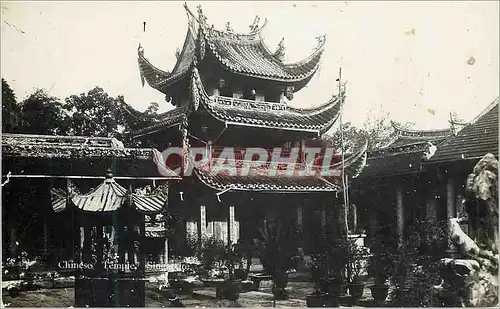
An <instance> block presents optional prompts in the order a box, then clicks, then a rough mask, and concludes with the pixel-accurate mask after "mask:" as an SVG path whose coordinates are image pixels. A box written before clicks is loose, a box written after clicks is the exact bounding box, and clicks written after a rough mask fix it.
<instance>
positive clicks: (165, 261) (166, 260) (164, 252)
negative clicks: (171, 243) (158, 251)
mask: <svg viewBox="0 0 500 309" xmlns="http://www.w3.org/2000/svg"><path fill="white" fill-rule="evenodd" d="M163 264H168V237H165V242H164V247H163Z"/></svg>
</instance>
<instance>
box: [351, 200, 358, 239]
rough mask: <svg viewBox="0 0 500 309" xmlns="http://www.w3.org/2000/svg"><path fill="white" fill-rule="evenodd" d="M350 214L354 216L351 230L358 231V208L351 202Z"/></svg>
mask: <svg viewBox="0 0 500 309" xmlns="http://www.w3.org/2000/svg"><path fill="white" fill-rule="evenodd" d="M349 210H350V211H349V216H350V217H351V218H352V222H351V226H349V227H350V228H351V232H353V233H356V232H357V231H358V208H357V207H356V205H354V204H351V205H350V206H349Z"/></svg>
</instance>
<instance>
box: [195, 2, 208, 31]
mask: <svg viewBox="0 0 500 309" xmlns="http://www.w3.org/2000/svg"><path fill="white" fill-rule="evenodd" d="M196 9H197V12H198V23H199V24H200V27H205V25H206V23H207V17H206V16H205V14H203V9H202V8H201V5H198V6H197V7H196Z"/></svg>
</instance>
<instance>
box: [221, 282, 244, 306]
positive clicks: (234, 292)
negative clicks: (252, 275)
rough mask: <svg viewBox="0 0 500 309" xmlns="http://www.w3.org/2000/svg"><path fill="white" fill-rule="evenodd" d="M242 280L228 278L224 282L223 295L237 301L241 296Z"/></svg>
mask: <svg viewBox="0 0 500 309" xmlns="http://www.w3.org/2000/svg"><path fill="white" fill-rule="evenodd" d="M240 290H241V280H226V281H224V283H223V284H222V297H223V298H224V299H227V300H231V301H236V300H238V298H240Z"/></svg>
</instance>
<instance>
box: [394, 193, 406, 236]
mask: <svg viewBox="0 0 500 309" xmlns="http://www.w3.org/2000/svg"><path fill="white" fill-rule="evenodd" d="M396 216H397V229H398V230H397V232H398V237H399V240H400V241H402V240H403V235H404V229H405V225H404V219H405V217H404V205H403V186H402V185H401V184H397V185H396Z"/></svg>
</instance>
